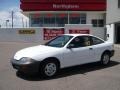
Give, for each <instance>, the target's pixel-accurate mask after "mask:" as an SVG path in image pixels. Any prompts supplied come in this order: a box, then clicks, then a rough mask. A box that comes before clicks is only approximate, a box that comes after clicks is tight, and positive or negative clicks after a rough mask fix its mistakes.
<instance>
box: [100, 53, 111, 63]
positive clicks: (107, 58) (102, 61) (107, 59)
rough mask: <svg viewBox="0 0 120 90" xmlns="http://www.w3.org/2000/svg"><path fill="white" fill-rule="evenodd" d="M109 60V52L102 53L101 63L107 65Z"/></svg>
mask: <svg viewBox="0 0 120 90" xmlns="http://www.w3.org/2000/svg"><path fill="white" fill-rule="evenodd" d="M109 62H110V54H109V53H104V54H103V55H102V57H101V64H102V65H108V64H109Z"/></svg>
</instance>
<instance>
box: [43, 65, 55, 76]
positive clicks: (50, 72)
mask: <svg viewBox="0 0 120 90" xmlns="http://www.w3.org/2000/svg"><path fill="white" fill-rule="evenodd" d="M56 70H57V68H56V64H54V63H48V64H47V65H46V66H45V74H46V75H47V76H53V75H54V74H55V73H56Z"/></svg>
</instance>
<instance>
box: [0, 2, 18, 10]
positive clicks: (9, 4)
mask: <svg viewBox="0 0 120 90" xmlns="http://www.w3.org/2000/svg"><path fill="white" fill-rule="evenodd" d="M19 3H20V1H19V0H0V10H9V8H11V7H16V8H18V9H19Z"/></svg>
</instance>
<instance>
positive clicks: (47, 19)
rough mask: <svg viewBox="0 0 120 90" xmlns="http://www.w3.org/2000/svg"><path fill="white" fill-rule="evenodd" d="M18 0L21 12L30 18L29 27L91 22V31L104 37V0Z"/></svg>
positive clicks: (63, 25) (86, 23)
mask: <svg viewBox="0 0 120 90" xmlns="http://www.w3.org/2000/svg"><path fill="white" fill-rule="evenodd" d="M20 1H21V5H20V8H21V10H22V13H23V14H24V15H26V16H27V17H29V19H30V23H29V25H30V27H65V25H76V24H77V25H88V24H91V25H92V27H93V33H94V34H95V35H96V36H99V37H101V38H103V39H105V36H106V35H105V34H106V32H105V27H104V26H105V24H106V0H20ZM111 1H112V0H111Z"/></svg>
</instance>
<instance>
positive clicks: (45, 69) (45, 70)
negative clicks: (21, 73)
mask: <svg viewBox="0 0 120 90" xmlns="http://www.w3.org/2000/svg"><path fill="white" fill-rule="evenodd" d="M40 68H41V69H40V72H41V74H42V76H43V77H53V76H55V75H56V73H57V72H58V69H59V65H58V63H57V62H56V61H51V60H49V61H46V62H44V63H42V65H41V67H40Z"/></svg>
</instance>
